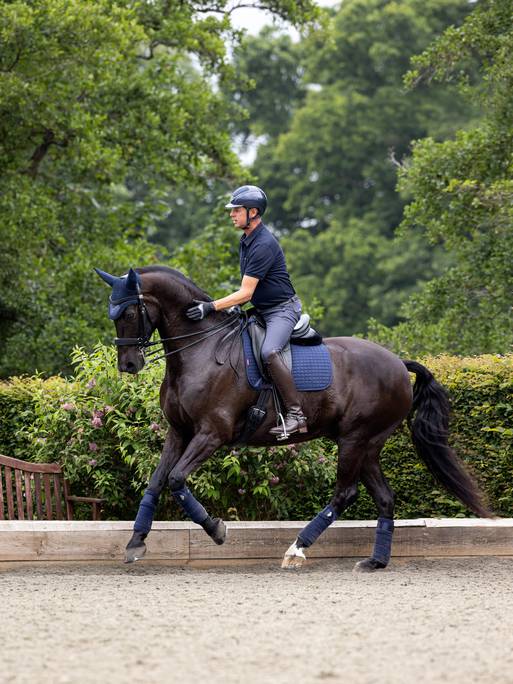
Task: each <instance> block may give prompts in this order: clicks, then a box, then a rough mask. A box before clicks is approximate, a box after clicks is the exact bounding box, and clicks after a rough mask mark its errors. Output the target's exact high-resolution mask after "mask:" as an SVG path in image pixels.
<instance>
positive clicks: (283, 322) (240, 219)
mask: <svg viewBox="0 0 513 684" xmlns="http://www.w3.org/2000/svg"><path fill="white" fill-rule="evenodd" d="M226 208H227V209H230V217H231V219H232V221H233V224H234V226H235V227H236V228H240V229H241V230H242V231H243V232H244V235H242V236H241V239H240V246H239V257H240V273H241V277H242V283H241V286H240V288H239V289H238V290H237V292H234V293H233V294H230V295H228V296H227V297H223V298H222V299H217V300H216V301H214V302H203V301H197V302H196V304H195V306H192V307H190V308H189V309H187V312H186V313H187V316H188V317H189V318H191V319H193V320H201V319H203V318H204V317H205V316H207V315H208V314H210V313H212V312H214V311H220V310H222V309H228V308H230V307H231V306H235V305H237V304H245V303H246V302H248V301H250V300H251V303H252V304H253V306H255V307H256V309H257V310H258V312H259V314H260V315H261V316H262V318H263V319H264V320H265V324H266V335H265V340H264V343H263V345H262V352H261V355H262V359H263V361H264V364H265V368H266V371H267V373H268V375H269V377H270V378H271V379H272V381H273V383H274V384H275V386H276V387H277V389H278V391H279V393H280V396H281V398H282V401H283V403H284V405H285V410H286V416H285V431H286V432H287V433H288V434H291V433H294V432H306V431H307V427H306V417H305V416H304V414H303V412H302V410H301V404H300V401H299V396H298V392H297V390H296V385H295V383H294V379H293V378H292V375H291V373H290V371H289V369H288V368H287V366H286V365H285V363H284V361H283V359H282V356H281V353H280V352H281V350H282V349H283V348H284V347H285V345H286V344H287V342H288V341H289V339H290V335H291V333H292V330H293V329H294V326H295V325H296V323H297V322H298V321H299V318H300V316H301V301H300V299H299V297H298V296H297V295H296V291H295V290H294V288H293V287H292V283H291V282H290V276H289V274H288V273H287V266H286V264H285V255H284V254H283V250H282V248H281V247H280V244H279V242H278V240H277V239H276V238H275V237H274V235H272V233H271V232H270V231H269V230H268V228H267V227H266V226H265V225H264V223H263V222H262V219H261V217H262V216H263V214H264V212H265V210H266V208H267V197H266V195H265V193H264V191H263V190H262V189H261V188H258V187H256V186H255V185H243V186H241V187H240V188H237V190H235V191H234V192H233V194H232V196H231V199H230V202H229V203H228V204H227V205H226ZM270 432H271V433H272V434H273V435H281V434H283V430H282V428H281V427H275V428H272V429H271V431H270Z"/></svg>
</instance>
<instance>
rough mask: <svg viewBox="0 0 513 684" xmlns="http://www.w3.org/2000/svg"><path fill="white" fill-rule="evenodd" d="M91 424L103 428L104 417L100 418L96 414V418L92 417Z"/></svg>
mask: <svg viewBox="0 0 513 684" xmlns="http://www.w3.org/2000/svg"><path fill="white" fill-rule="evenodd" d="M91 425H92V426H93V427H94V428H101V427H102V425H103V423H102V419H101V418H100V416H95V417H94V418H92V419H91Z"/></svg>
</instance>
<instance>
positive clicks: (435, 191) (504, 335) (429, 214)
mask: <svg viewBox="0 0 513 684" xmlns="http://www.w3.org/2000/svg"><path fill="white" fill-rule="evenodd" d="M476 61H477V62H478V63H479V67H480V68H479V72H478V73H479V79H476V78H475V66H474V65H475V62H476ZM414 65H415V68H414V70H412V71H411V72H410V74H409V75H408V78H407V82H408V83H409V84H410V85H412V86H418V84H419V83H420V84H422V83H423V82H424V81H425V80H430V79H435V80H438V81H448V82H451V83H455V84H458V85H459V90H460V91H462V92H463V93H464V94H465V96H466V97H467V98H468V99H469V101H473V102H475V101H479V102H480V103H481V108H482V111H483V119H482V122H481V123H480V124H479V125H478V126H474V127H472V128H470V129H469V130H462V131H459V132H458V133H457V135H456V136H455V137H454V139H452V140H448V141H446V142H443V143H440V142H436V141H435V140H433V139H431V138H427V139H425V140H422V141H419V142H417V143H416V144H415V146H414V149H413V157H412V160H411V163H410V164H408V165H407V166H405V167H404V168H403V169H402V171H401V174H400V189H401V190H402V191H403V192H404V193H406V194H407V195H408V196H410V197H412V201H411V202H410V204H409V205H408V206H407V207H406V210H405V216H404V221H403V224H402V232H403V234H405V235H409V234H410V232H411V231H412V230H415V231H418V229H419V228H420V229H421V230H423V231H424V232H425V234H426V235H427V236H428V237H429V239H430V240H431V241H433V242H437V243H441V244H443V246H444V248H445V249H446V250H447V253H448V254H449V255H450V256H451V262H452V263H451V265H450V267H449V268H448V269H447V270H446V271H445V272H444V273H443V275H442V276H441V277H439V278H437V279H435V280H432V281H431V282H429V283H428V284H427V285H426V287H425V288H424V289H423V290H422V292H421V293H420V294H418V295H416V296H415V297H414V298H413V299H412V300H411V301H409V302H408V303H407V304H406V305H405V307H404V309H403V311H402V313H403V315H404V317H405V319H406V323H403V324H401V325H399V326H397V327H396V328H394V329H392V330H386V329H384V328H382V327H379V326H375V327H374V329H373V331H372V335H373V337H374V338H375V339H377V340H381V341H383V342H386V343H387V344H388V345H389V346H391V347H392V348H394V349H404V350H407V352H408V353H409V354H419V353H425V352H427V351H429V352H431V353H440V352H442V351H447V352H452V353H456V354H476V353H482V352H498V353H503V352H508V351H510V350H511V345H512V343H513V314H512V309H511V293H512V291H513V263H512V260H511V248H510V245H511V243H512V239H513V232H512V230H513V176H512V165H511V159H512V155H513V114H512V112H513V91H512V89H511V80H512V75H513V7H512V5H511V2H509V1H507V0H498V1H496V2H483V3H479V4H478V5H477V6H476V7H475V9H474V11H473V12H472V14H471V15H469V17H468V18H467V20H466V21H465V23H464V24H463V26H462V27H460V28H459V29H450V30H448V31H446V32H445V33H444V34H443V35H442V37H441V38H440V39H439V40H438V41H436V42H435V43H434V44H433V45H432V46H431V47H430V48H429V49H428V50H426V51H425V52H424V53H423V54H422V55H421V56H420V57H419V58H417V59H416V60H415V62H414ZM453 90H456V85H453Z"/></svg>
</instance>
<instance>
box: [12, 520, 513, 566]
mask: <svg viewBox="0 0 513 684" xmlns="http://www.w3.org/2000/svg"><path fill="white" fill-rule="evenodd" d="M305 524H306V523H304V522H300V521H259V522H253V521H252V522H228V523H227V527H228V535H227V539H226V542H225V543H224V544H223V545H221V546H217V545H216V544H214V542H213V541H212V540H211V539H210V538H209V537H208V536H207V535H206V534H205V532H204V531H203V530H202V529H201V528H200V527H199V526H197V525H194V524H193V523H188V522H161V521H157V522H155V523H154V525H153V528H152V531H151V533H150V535H149V536H148V539H147V546H148V551H147V554H146V558H148V559H152V560H173V561H189V560H191V561H197V560H229V559H233V560H237V559H238V560H243V559H265V558H269V559H274V558H276V559H279V558H282V557H283V554H284V553H285V551H286V549H287V548H288V547H289V546H290V544H291V543H292V542H293V541H294V539H295V538H296V536H297V534H298V532H299V531H300V530H301V529H302V528H303V527H304V525H305ZM132 527H133V523H132V522H129V521H112V522H109V521H101V522H93V521H0V561H39V560H41V561H51V560H63V561H68V560H77V561H81V560H116V559H120V560H122V559H123V557H124V549H125V546H126V544H127V543H128V540H129V539H130V537H131V534H132ZM375 527H376V521H351V520H344V521H337V522H336V523H334V524H333V525H332V526H331V527H330V528H329V529H328V530H326V532H325V533H324V534H323V535H322V536H321V537H320V538H319V540H318V541H317V542H316V543H315V544H314V545H313V546H312V547H311V548H310V549H309V550H308V551H307V556H308V557H310V558H344V557H346V558H352V557H354V558H361V557H365V556H368V555H369V554H370V552H371V550H372V546H373V543H374V535H375ZM392 555H393V556H395V557H411V556H478V555H507V556H509V555H513V519H510V518H503V519H495V520H481V519H476V518H465V519H460V518H449V519H429V518H421V519H417V520H397V521H396V527H395V534H394V542H393V546H392Z"/></svg>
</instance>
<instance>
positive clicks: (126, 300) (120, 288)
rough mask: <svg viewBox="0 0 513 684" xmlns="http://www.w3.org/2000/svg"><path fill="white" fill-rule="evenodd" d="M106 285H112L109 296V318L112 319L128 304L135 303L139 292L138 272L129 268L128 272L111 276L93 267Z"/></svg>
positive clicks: (139, 280)
mask: <svg viewBox="0 0 513 684" xmlns="http://www.w3.org/2000/svg"><path fill="white" fill-rule="evenodd" d="M94 270H95V271H96V273H98V275H99V276H100V278H101V279H102V280H104V281H105V282H106V283H107V285H110V286H111V287H112V294H111V296H110V297H109V318H110V319H111V320H112V321H115V320H116V319H118V318H119V317H120V316H121V314H122V313H123V311H124V310H125V309H126V308H127V306H130V304H137V302H138V301H139V295H140V292H141V278H140V276H139V274H138V273H136V272H135V271H134V269H133V268H131V269H130V270H129V271H128V273H125V275H122V276H119V277H118V276H113V275H110V273H106V272H105V271H102V270H101V269H99V268H95V269H94Z"/></svg>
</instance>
